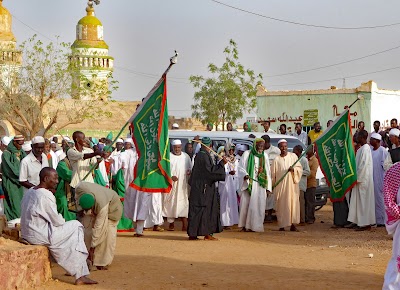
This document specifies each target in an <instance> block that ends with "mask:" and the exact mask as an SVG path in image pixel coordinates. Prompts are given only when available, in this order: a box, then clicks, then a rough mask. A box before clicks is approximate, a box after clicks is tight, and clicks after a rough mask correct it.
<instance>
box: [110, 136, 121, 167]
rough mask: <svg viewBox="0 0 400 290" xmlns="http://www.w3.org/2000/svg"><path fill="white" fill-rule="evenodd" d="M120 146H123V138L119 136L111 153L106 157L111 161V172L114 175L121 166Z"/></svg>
mask: <svg viewBox="0 0 400 290" xmlns="http://www.w3.org/2000/svg"><path fill="white" fill-rule="evenodd" d="M122 148H124V140H122V139H121V138H119V139H117V141H116V142H115V150H114V151H113V152H112V153H111V155H110V157H109V158H108V160H109V161H111V174H112V175H116V174H117V172H118V170H120V169H121V167H122V160H121V153H122Z"/></svg>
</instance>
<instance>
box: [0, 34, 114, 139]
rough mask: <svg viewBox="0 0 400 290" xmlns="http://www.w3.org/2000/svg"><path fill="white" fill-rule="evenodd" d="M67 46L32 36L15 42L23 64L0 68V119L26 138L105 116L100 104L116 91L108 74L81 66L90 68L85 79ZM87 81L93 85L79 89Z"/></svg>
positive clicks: (107, 113) (66, 44)
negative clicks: (99, 75) (102, 75)
mask: <svg viewBox="0 0 400 290" xmlns="http://www.w3.org/2000/svg"><path fill="white" fill-rule="evenodd" d="M70 47H71V46H70V44H68V43H58V42H57V43H53V42H50V43H48V44H45V43H43V42H42V41H40V40H38V39H37V38H36V35H35V36H33V37H32V38H30V39H28V40H27V41H25V42H23V43H22V44H21V46H20V50H21V51H22V53H23V61H22V66H20V65H18V64H16V63H9V64H8V65H7V66H4V67H3V68H2V77H0V118H2V119H6V120H8V121H9V122H10V123H11V125H12V126H13V127H14V129H15V130H16V131H18V132H21V133H22V134H23V135H24V136H25V137H26V138H32V137H33V136H35V135H46V133H47V132H48V131H49V130H50V129H53V130H54V129H61V128H64V127H66V126H67V125H69V124H78V123H81V122H82V121H83V120H84V119H88V118H89V119H95V118H100V117H104V116H107V115H109V114H110V112H107V111H106V110H105V109H104V105H105V104H106V102H107V100H108V98H110V97H111V92H112V91H113V90H115V89H117V86H116V85H117V82H116V81H114V80H113V79H112V72H111V71H109V72H107V73H108V75H107V78H108V79H107V80H105V79H104V78H101V79H97V78H96V77H97V75H96V73H97V69H98V67H96V66H92V67H90V68H85V69H86V70H89V71H90V70H91V71H92V72H91V73H90V74H89V75H92V78H91V79H88V78H87V77H85V75H83V74H81V70H82V68H81V67H80V66H79V65H77V63H76V62H73V61H71V60H74V56H75V55H74V54H71V49H70ZM83 53H84V54H85V52H83ZM86 54H87V53H86ZM88 82H91V83H93V86H91V88H90V89H82V88H81V85H82V84H86V83H88ZM61 116H62V117H61Z"/></svg>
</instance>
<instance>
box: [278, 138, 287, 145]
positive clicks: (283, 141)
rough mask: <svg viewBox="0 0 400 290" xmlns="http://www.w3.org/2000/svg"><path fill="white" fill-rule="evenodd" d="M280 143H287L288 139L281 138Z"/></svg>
mask: <svg viewBox="0 0 400 290" xmlns="http://www.w3.org/2000/svg"><path fill="white" fill-rule="evenodd" d="M280 143H287V141H286V139H281V140H279V141H278V144H280Z"/></svg>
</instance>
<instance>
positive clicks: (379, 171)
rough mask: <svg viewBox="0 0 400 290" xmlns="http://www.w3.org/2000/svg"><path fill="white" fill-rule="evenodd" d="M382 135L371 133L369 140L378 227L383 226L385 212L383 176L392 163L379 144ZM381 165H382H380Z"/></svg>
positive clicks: (386, 152) (387, 153)
mask: <svg viewBox="0 0 400 290" xmlns="http://www.w3.org/2000/svg"><path fill="white" fill-rule="evenodd" d="M381 140H382V136H381V135H380V134H378V133H372V134H371V138H370V140H369V142H370V144H371V147H372V148H371V154H372V164H373V179H374V194H375V218H376V224H377V225H378V227H382V226H385V223H386V212H385V202H384V198H383V178H384V176H385V173H386V171H387V170H388V169H389V168H390V167H391V166H392V165H393V164H392V158H391V157H390V154H389V152H388V151H387V150H386V149H385V148H384V147H382V146H381ZM382 165H383V166H382Z"/></svg>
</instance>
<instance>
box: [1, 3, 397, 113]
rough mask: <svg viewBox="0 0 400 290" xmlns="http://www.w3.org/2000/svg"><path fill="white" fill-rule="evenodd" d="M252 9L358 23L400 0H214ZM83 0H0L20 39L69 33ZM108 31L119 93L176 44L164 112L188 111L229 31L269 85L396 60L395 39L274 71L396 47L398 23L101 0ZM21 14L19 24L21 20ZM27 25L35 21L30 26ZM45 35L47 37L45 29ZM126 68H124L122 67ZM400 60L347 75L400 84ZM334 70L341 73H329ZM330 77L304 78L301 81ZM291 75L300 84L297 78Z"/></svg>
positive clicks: (128, 96) (136, 84)
mask: <svg viewBox="0 0 400 290" xmlns="http://www.w3.org/2000/svg"><path fill="white" fill-rule="evenodd" d="M220 1H221V2H223V3H226V4H229V5H232V6H236V7H239V8H242V9H246V10H249V11H252V12H255V13H259V14H263V15H267V16H271V17H276V18H280V19H286V20H290V21H295V22H301V23H308V24H316V25H324V26H334V27H360V26H376V25H384V24H391V23H396V22H400V20H399V18H398V11H399V10H400V2H399V1H394V0H393V1H392V0H386V1H375V0H351V1H348V0H347V1H345V0H324V1H321V0H302V1H299V0H297V1H296V0H293V1H284V0H251V1H250V0H247V1H245V0H220ZM86 3H87V1H84V0H65V1H61V0H57V1H50V0H35V1H32V0H13V1H11V0H4V2H3V5H4V6H6V7H7V8H8V9H9V10H10V12H11V13H12V14H13V15H14V16H15V17H16V19H14V22H13V31H14V34H15V35H16V37H17V40H18V42H22V41H23V40H25V39H27V38H29V37H30V36H32V35H33V34H35V31H33V30H32V29H31V28H33V29H35V30H37V31H39V32H40V33H41V35H39V37H41V38H43V40H46V38H44V36H46V37H50V38H52V37H54V36H55V35H58V36H60V37H61V39H62V40H63V41H65V42H71V43H72V42H73V41H74V39H75V26H76V23H77V22H78V20H79V19H80V18H81V17H83V16H84V15H85V13H86V12H85V8H86ZM95 9H96V15H97V17H98V18H99V19H100V20H101V21H102V23H103V25H104V38H105V41H106V42H107V43H108V45H109V46H110V55H111V56H113V57H114V58H115V66H116V69H115V78H116V79H117V80H118V81H119V87H120V89H119V90H118V91H117V92H115V93H114V96H113V97H114V99H116V100H140V99H141V98H143V97H144V96H145V95H146V94H147V92H148V91H149V90H150V89H151V87H152V86H153V85H154V83H155V81H156V80H157V77H158V76H159V75H160V74H161V73H162V72H163V70H164V69H165V68H166V66H167V65H168V62H169V57H170V56H172V55H173V51H174V50H175V49H176V50H178V52H179V53H180V57H179V63H178V64H177V65H176V66H174V67H173V69H172V70H171V72H170V74H169V83H168V96H169V109H170V115H176V116H190V114H191V111H190V105H191V104H192V98H193V93H194V89H193V87H192V86H191V85H190V83H189V81H188V77H189V76H190V75H193V74H202V75H206V74H207V65H208V64H209V63H210V62H214V63H216V64H217V65H219V64H221V63H222V62H223V61H224V57H223V53H222V51H223V49H224V47H225V46H227V44H228V42H229V39H230V38H232V39H234V40H235V41H236V42H237V44H238V47H239V58H240V61H241V63H242V64H243V65H244V66H245V67H248V68H251V69H253V70H254V71H255V72H257V73H260V72H261V73H263V74H264V85H265V87H266V88H267V89H269V90H282V89H315V88H329V87H330V86H331V85H335V86H337V87H341V86H342V83H343V81H342V78H344V77H349V76H355V75H359V74H364V73H369V72H375V71H380V70H386V69H388V68H393V67H397V66H400V61H399V54H400V48H399V49H394V50H392V51H389V52H387V53H382V54H379V55H376V56H372V57H368V58H365V59H362V60H358V61H355V62H350V63H347V64H343V65H339V66H333V67H329V68H326V69H321V70H312V71H309V72H305V73H299V74H291V75H284V76H280V77H270V76H273V75H277V74H286V73H290V72H296V71H299V70H308V69H312V68H316V67H320V66H325V65H329V64H334V63H338V62H343V61H346V60H351V59H354V58H358V57H361V56H364V55H369V54H373V53H375V52H379V51H382V50H386V49H389V48H392V47H396V46H400V40H399V38H398V35H399V32H400V25H395V26H391V27H386V28H380V29H361V30H339V29H322V28H313V27H306V26H300V25H292V24H288V23H283V22H278V21H272V20H269V19H265V18H262V17H257V16H254V15H250V14H247V13H243V12H240V11H237V10H233V9H231V8H228V7H225V6H223V5H220V4H217V3H215V2H213V1H211V0H201V1H200V0H198V1H194V0H141V1H139V0H113V1H111V0H101V4H100V5H99V6H96V7H95ZM21 21H22V22H23V23H25V24H23V23H22V22H21ZM27 25H28V26H30V27H31V28H29V27H27ZM43 35H44V36H43ZM128 71H129V72H128ZM399 71H400V69H394V70H388V71H385V72H381V73H375V74H367V75H365V76H360V77H353V78H346V86H347V87H357V86H359V84H360V83H361V82H364V81H368V80H370V79H372V80H375V81H376V82H377V83H378V86H379V87H380V88H387V89H400V82H399ZM331 79H337V80H331ZM319 80H331V81H324V82H316V83H310V84H298V83H304V82H314V81H319ZM294 84H297V85H294Z"/></svg>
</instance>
